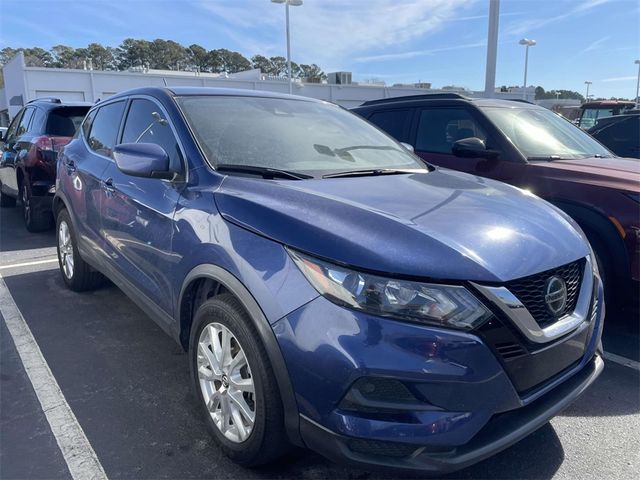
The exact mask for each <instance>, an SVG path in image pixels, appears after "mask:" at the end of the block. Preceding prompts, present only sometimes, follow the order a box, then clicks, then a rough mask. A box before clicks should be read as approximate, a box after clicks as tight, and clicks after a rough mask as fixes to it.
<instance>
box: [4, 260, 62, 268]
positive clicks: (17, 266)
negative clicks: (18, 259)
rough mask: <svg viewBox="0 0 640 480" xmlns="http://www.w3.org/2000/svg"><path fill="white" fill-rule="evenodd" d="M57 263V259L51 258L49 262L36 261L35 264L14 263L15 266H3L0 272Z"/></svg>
mask: <svg viewBox="0 0 640 480" xmlns="http://www.w3.org/2000/svg"><path fill="white" fill-rule="evenodd" d="M57 261H58V259H57V258H49V259H47V260H36V261H33V262H24V263H14V264H10V265H1V266H0V270H6V269H8V268H20V267H29V266H31V265H43V264H45V263H53V262H57Z"/></svg>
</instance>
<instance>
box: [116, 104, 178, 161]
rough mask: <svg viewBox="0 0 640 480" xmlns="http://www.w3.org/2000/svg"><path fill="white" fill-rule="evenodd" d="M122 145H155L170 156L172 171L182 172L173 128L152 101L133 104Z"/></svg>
mask: <svg viewBox="0 0 640 480" xmlns="http://www.w3.org/2000/svg"><path fill="white" fill-rule="evenodd" d="M122 143H155V144H156V145H160V146H161V147H162V148H163V149H164V151H165V152H167V155H169V165H170V167H171V170H172V171H174V172H179V171H181V170H182V166H181V160H180V159H181V155H180V150H179V148H178V142H177V140H176V137H175V135H174V134H173V131H172V130H171V126H170V125H169V123H168V121H167V119H166V118H164V115H163V114H162V110H161V109H160V107H158V105H156V104H155V103H153V102H152V101H150V100H143V99H136V100H133V101H132V102H131V107H130V108H129V114H128V115H127V120H126V121H125V124H124V132H123V134H122Z"/></svg>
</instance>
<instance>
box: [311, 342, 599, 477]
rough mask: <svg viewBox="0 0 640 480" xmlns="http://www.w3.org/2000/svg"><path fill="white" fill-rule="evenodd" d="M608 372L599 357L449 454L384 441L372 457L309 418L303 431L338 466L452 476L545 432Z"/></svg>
mask: <svg viewBox="0 0 640 480" xmlns="http://www.w3.org/2000/svg"><path fill="white" fill-rule="evenodd" d="M603 368H604V362H603V360H602V356H601V354H600V353H597V354H596V355H594V356H593V358H592V359H591V360H590V361H589V362H588V363H587V364H586V365H585V367H584V368H583V369H582V370H581V371H580V372H578V373H577V374H576V375H574V376H573V377H571V378H570V379H569V380H567V381H566V382H564V383H563V384H562V385H560V386H559V387H557V388H555V389H554V390H553V391H552V392H551V393H549V394H547V395H545V396H543V397H542V398H540V399H538V400H536V401H535V402H533V403H531V404H529V405H527V406H526V407H522V408H520V409H518V410H515V411H511V412H505V413H502V414H497V415H496V416H494V417H493V418H492V419H491V420H490V421H489V422H488V423H487V424H486V425H485V427H484V428H482V430H480V432H478V434H477V435H476V436H475V437H474V438H473V439H472V440H471V441H470V442H468V443H467V444H465V445H463V446H460V447H457V448H454V449H451V450H448V451H444V452H439V451H438V450H435V451H434V450H430V449H429V447H424V446H423V447H420V446H415V445H412V446H409V448H406V449H405V450H402V449H398V448H397V447H394V446H393V445H386V444H385V443H384V442H377V443H376V442H371V453H366V452H364V451H363V449H362V447H361V445H360V444H357V445H358V447H357V449H356V450H355V451H354V448H353V445H354V444H353V439H352V438H350V437H347V436H345V435H339V434H336V433H334V432H332V431H331V430H329V429H327V428H325V427H323V426H322V425H320V424H318V423H316V422H314V421H313V420H311V419H309V418H307V417H305V416H301V420H300V432H301V434H302V438H303V440H304V441H305V443H306V444H307V446H308V447H309V448H311V449H312V450H315V451H317V452H318V453H320V454H322V455H324V456H325V457H327V458H329V459H331V460H333V461H336V462H342V463H345V462H346V463H348V464H350V465H353V466H357V467H361V468H367V467H371V466H377V467H383V468H394V469H402V470H416V471H425V472H439V473H446V472H451V471H455V470H460V469H462V468H465V467H468V466H470V465H473V464H474V463H477V462H479V461H481V460H483V459H485V458H488V457H490V456H492V455H494V454H496V453H498V452H500V451H502V450H504V449H506V448H508V447H509V446H511V445H513V444H514V443H516V442H518V441H519V440H521V439H522V438H524V437H526V436H527V435H529V434H531V433H533V432H534V431H535V430H537V429H538V428H540V427H542V426H543V425H544V424H545V423H547V422H548V421H549V420H551V418H553V417H554V416H555V415H557V414H558V413H560V412H561V411H562V410H563V409H565V408H566V407H568V406H569V405H571V403H573V402H574V401H575V400H576V399H577V398H578V397H579V396H580V395H581V394H582V393H583V392H584V391H585V390H586V389H587V388H588V387H589V385H591V384H592V383H593V382H594V381H595V380H596V378H598V376H599V375H600V373H601V372H602V370H603ZM405 445H406V444H405ZM385 450H387V452H392V453H393V454H394V455H396V454H397V453H399V454H403V453H405V452H406V454H404V455H399V456H389V455H385V454H384V453H385Z"/></svg>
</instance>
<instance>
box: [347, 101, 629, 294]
mask: <svg viewBox="0 0 640 480" xmlns="http://www.w3.org/2000/svg"><path fill="white" fill-rule="evenodd" d="M354 112H356V113H358V114H359V115H361V116H363V117H364V118H366V119H368V120H369V121H370V122H372V123H374V124H376V125H377V126H378V127H380V128H382V129H383V130H386V131H387V132H388V133H389V134H391V135H392V136H393V137H395V138H396V139H397V140H399V141H401V142H404V143H406V144H409V145H411V146H412V147H413V148H414V151H415V153H416V154H417V155H419V156H420V157H422V158H423V159H424V160H426V161H428V162H429V163H432V164H434V165H438V166H441V167H446V168H451V169H455V170H460V171H464V172H467V173H472V174H476V175H478V176H481V177H488V178H492V179H495V180H500V181H503V182H506V183H510V184H512V185H515V186H518V187H520V188H523V189H526V190H528V191H530V192H531V193H533V194H535V195H538V196H540V197H542V198H544V199H546V200H547V201H549V202H551V203H553V204H554V205H556V206H557V207H559V208H561V209H562V210H564V211H565V212H566V213H568V214H569V215H570V216H571V217H573V219H574V220H575V221H576V222H577V223H578V224H579V225H580V226H581V227H582V229H583V230H584V231H585V233H586V234H587V236H588V237H589V240H590V242H591V245H592V247H593V249H594V251H595V253H596V256H597V258H598V264H599V266H600V271H601V275H602V277H603V278H604V279H605V282H606V285H608V286H609V288H608V289H607V290H608V294H612V293H613V292H614V288H613V285H614V284H617V285H619V286H621V285H624V286H632V287H633V288H635V292H637V289H638V286H639V285H638V283H637V282H638V281H640V161H639V160H638V159H630V158H620V157H617V156H615V154H613V153H612V152H611V151H609V150H608V149H607V148H605V147H604V146H603V145H601V144H600V143H598V142H597V141H596V140H594V139H593V138H592V137H590V136H589V135H588V134H587V133H585V132H584V131H582V130H581V129H580V128H578V127H576V126H575V125H572V124H571V123H570V122H568V121H566V120H564V119H563V118H561V117H559V116H558V115H556V114H555V113H553V112H552V111H550V110H547V109H545V108H542V107H539V106H536V105H533V104H529V103H525V102H518V101H511V100H492V99H470V98H466V97H463V96H461V95H458V94H435V95H419V96H413V97H400V98H389V99H382V100H373V101H369V102H366V103H364V104H363V105H362V106H360V107H358V108H355V109H354ZM467 213H468V214H469V215H473V211H472V209H470V211H469V212H467ZM550 234H552V232H550ZM629 279H632V280H634V282H633V283H632V282H629V281H628V280H629ZM616 280H623V281H624V282H616ZM615 291H616V292H620V291H621V289H618V288H616V289H615Z"/></svg>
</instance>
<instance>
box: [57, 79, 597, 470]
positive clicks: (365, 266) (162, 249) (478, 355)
mask: <svg viewBox="0 0 640 480" xmlns="http://www.w3.org/2000/svg"><path fill="white" fill-rule="evenodd" d="M55 212H56V219H57V239H58V258H59V263H60V271H61V274H62V278H63V280H64V282H65V283H66V284H67V286H68V287H69V288H71V289H72V290H76V291H81V290H87V289H90V288H94V287H97V286H98V285H99V283H100V281H101V279H102V277H103V276H104V277H107V278H109V279H110V280H112V281H113V282H114V283H115V284H116V285H118V286H119V287H120V288H121V289H122V290H123V291H124V292H125V293H126V294H127V295H128V296H130V297H131V298H132V299H133V300H134V301H135V302H136V303H137V304H138V305H140V307H141V308H142V309H143V310H144V311H145V312H146V313H147V314H148V315H149V316H151V317H152V318H153V319H154V320H155V321H156V322H157V323H158V324H159V325H160V326H161V327H162V328H163V329H164V330H165V331H166V332H167V333H168V334H169V335H170V336H171V337H173V338H174V339H175V340H176V342H178V343H179V344H180V345H181V346H182V348H184V349H185V351H187V352H188V356H189V362H190V365H191V380H192V384H193V387H194V389H195V392H196V396H197V399H198V403H199V408H201V410H202V415H203V417H202V418H203V421H204V422H206V423H207V425H208V426H209V427H210V430H211V433H212V435H213V438H214V439H215V441H216V442H217V444H218V445H219V447H220V448H221V449H222V450H223V451H224V452H225V453H226V454H227V455H228V456H229V457H231V458H232V459H233V460H235V461H237V462H238V463H240V464H242V465H247V466H252V465H259V464H263V463H266V462H269V461H272V460H274V459H275V458H277V457H278V456H280V455H281V454H282V453H283V452H285V451H286V449H287V447H288V446H290V445H298V446H306V447H308V448H311V449H313V450H315V451H317V452H320V453H321V454H323V455H325V456H327V457H329V458H331V459H335V460H338V461H344V462H350V463H352V464H355V465H361V466H365V467H374V466H385V467H393V468H398V469H406V470H418V471H439V472H442V471H448V470H455V469H458V468H462V467H465V466H467V465H470V464H472V463H474V462H477V461H479V460H480V459H482V458H485V457H487V456H490V455H492V454H494V453H496V452H498V451H500V450H502V449H504V448H506V447H508V446H509V445H511V444H513V443H514V442H516V441H518V440H519V439H521V438H522V437H524V436H526V435H528V434H529V433H531V432H533V431H534V430H536V429H537V428H539V427H541V426H542V425H544V424H545V423H546V422H547V421H548V420H549V419H550V418H552V417H553V416H554V415H555V414H557V413H558V412H560V411H561V410H562V409H563V408H565V407H566V406H567V405H569V404H570V403H571V402H573V401H574V400H575V399H576V398H577V397H578V395H580V394H581V393H582V392H583V391H584V390H585V388H587V387H588V386H589V385H590V384H591V383H592V382H593V381H594V380H595V379H596V377H597V376H598V375H599V374H600V372H601V370H602V368H603V361H602V353H601V345H600V335H601V331H602V322H603V317H604V303H603V290H602V284H601V281H600V279H599V275H598V270H597V266H596V263H595V262H594V258H593V253H592V251H591V250H590V247H589V244H588V243H587V241H586V240H585V237H584V234H583V233H582V231H581V230H580V228H579V227H577V226H576V224H575V223H574V222H573V221H572V220H571V219H570V218H569V217H568V216H567V215H565V214H564V213H562V212H561V211H560V210H558V209H557V208H555V207H553V206H551V205H550V204H548V203H546V202H544V201H542V200H540V199H539V198H537V197H535V196H533V195H531V194H529V193H528V192H526V191H523V190H520V189H517V188H515V187H511V186H508V185H505V184H502V183H498V182H495V181H492V180H487V179H483V178H479V177H475V176H471V175H468V174H464V173H459V172H454V171H449V170H440V169H439V168H434V167H431V166H428V165H427V164H425V163H423V162H422V161H421V160H420V159H419V158H418V157H416V156H414V155H413V154H411V153H410V152H409V151H408V150H407V149H406V148H405V147H404V146H402V145H401V144H400V143H397V142H396V141H395V140H393V139H392V138H391V137H389V136H387V135H386V134H384V133H383V132H381V131H380V130H378V129H377V128H375V127H373V126H371V125H370V124H369V123H367V122H365V121H364V120H362V119H360V118H358V117H357V116H356V115H354V114H352V113H350V112H348V111H346V110H344V109H342V108H340V107H338V106H335V105H333V104H330V103H327V102H322V101H317V100H313V99H309V98H300V97H295V96H287V95H278V94H273V93H266V92H257V91H256V92H252V91H246V90H224V89H210V88H186V87H172V88H144V89H138V90H132V91H128V92H124V93H121V94H118V95H116V96H114V97H111V98H109V99H108V100H106V101H103V102H100V103H99V104H97V105H96V106H94V107H93V108H92V109H91V110H90V112H89V113H88V115H87V117H86V118H85V120H84V122H83V124H82V127H81V129H80V132H79V134H78V135H77V136H76V138H75V139H74V140H73V141H72V142H71V143H69V144H68V145H67V146H66V147H65V148H64V151H63V154H62V155H61V156H60V158H59V165H58V179H57V191H56V195H55ZM122 374H125V373H124V372H122Z"/></svg>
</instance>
